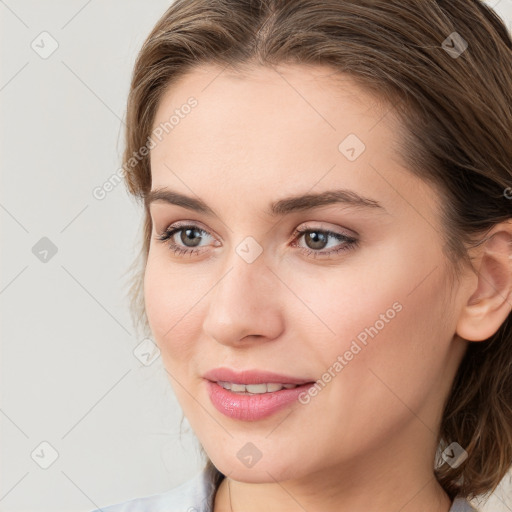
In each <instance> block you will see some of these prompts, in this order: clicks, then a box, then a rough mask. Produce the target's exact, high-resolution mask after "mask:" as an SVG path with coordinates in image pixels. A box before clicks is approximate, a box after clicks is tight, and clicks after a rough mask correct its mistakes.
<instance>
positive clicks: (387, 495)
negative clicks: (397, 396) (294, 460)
mask: <svg viewBox="0 0 512 512" xmlns="http://www.w3.org/2000/svg"><path fill="white" fill-rule="evenodd" d="M407 446H410V447H411V448H410V449H409V450H408V451H407V453H404V446H403V443H402V446H401V448H402V449H401V450H398V449H397V448H398V447H397V446H394V443H392V442H390V443H389V444H388V445H387V446H386V445H381V446H380V448H378V449H375V448H374V449H373V450H371V451H370V452H369V453H368V454H367V455H366V456H361V455H359V457H358V458H357V460H354V461H351V462H345V463H344V464H343V465H342V466H341V465H337V466H329V467H326V466H323V467H322V468H321V470H319V471H316V472H314V471H313V472H312V471H308V472H307V473H303V474H302V475H299V476H298V477H297V478H293V479H281V478H279V471H278V470H277V469H274V470H273V469H272V468H271V467H270V466H269V468H268V470H267V471H265V468H261V469H260V471H261V472H262V474H264V475H267V476H269V475H270V476H269V478H268V480H270V481H268V482H264V483H251V482H247V481H245V482H244V481H241V480H242V478H244V479H245V476H242V477H239V480H236V479H235V478H234V477H233V478H231V477H229V476H226V478H224V479H223V480H222V482H221V484H220V486H219V488H218V490H217V493H216V496H215V502H214V509H213V512H259V511H261V510H265V512H283V511H286V512H304V510H307V511H308V512H368V511H369V510H370V511H371V510H378V511H379V512H397V511H400V512H448V511H449V509H450V507H451V504H452V502H451V500H450V498H449V496H448V495H447V494H446V492H445V491H444V490H443V488H442V487H441V485H440V484H439V482H438V481H437V480H436V478H435V476H434V473H433V468H432V465H430V464H426V463H425V461H430V460H433V454H430V453H424V452H423V453H421V452H420V451H419V450H418V449H417V447H418V445H415V444H414V443H408V444H407ZM423 446H424V445H423ZM430 455H432V457H431V456H430ZM272 467H274V466H272ZM251 471H253V469H251ZM231 474H232V475H234V473H231ZM237 476H238V475H237ZM230 494H231V499H230Z"/></svg>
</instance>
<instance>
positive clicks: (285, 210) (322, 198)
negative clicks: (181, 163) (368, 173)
mask: <svg viewBox="0 0 512 512" xmlns="http://www.w3.org/2000/svg"><path fill="white" fill-rule="evenodd" d="M156 201H161V202H165V203H169V204H174V205H177V206H181V207H183V208H186V209H188V210H193V211H196V212H200V213H204V214H205V215H209V216H213V217H217V214H216V213H215V212H214V211H213V210H212V209H211V208H210V207H209V206H208V205H207V204H206V203H205V202H204V201H202V200H201V199H199V198H194V197H190V196H186V195H184V194H181V193H179V192H176V191H174V190H170V189H168V188H157V189H155V190H151V191H149V192H148V194H147V195H146V197H145V203H146V206H147V207H149V206H150V205H151V203H154V202H156ZM331 204H343V205H346V206H352V207H355V208H365V209H368V210H375V211H380V212H383V213H388V212H387V211H386V209H385V208H384V206H382V205H381V204H380V203H379V202H378V201H376V200H375V199H371V198H369V197H364V196H361V195H359V194H357V193H356V192H354V191H353V190H347V189H337V190H328V191H325V192H319V193H315V194H303V195H297V196H291V197H287V198H284V199H279V200H278V201H275V202H274V203H272V204H271V205H270V208H269V209H268V210H267V212H266V213H267V214H268V215H270V216H272V217H276V216H282V215H286V214H289V213H292V212H300V211H306V210H312V209H313V208H318V207H320V206H327V205H331Z"/></svg>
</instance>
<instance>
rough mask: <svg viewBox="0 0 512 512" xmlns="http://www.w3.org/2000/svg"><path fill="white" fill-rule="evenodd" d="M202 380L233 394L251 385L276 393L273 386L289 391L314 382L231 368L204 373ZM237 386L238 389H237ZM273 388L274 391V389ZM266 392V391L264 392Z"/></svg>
mask: <svg viewBox="0 0 512 512" xmlns="http://www.w3.org/2000/svg"><path fill="white" fill-rule="evenodd" d="M203 378H205V379H207V380H209V381H211V382H217V383H219V385H221V386H223V387H224V385H229V386H230V387H229V388H226V389H231V390H232V391H234V392H244V390H243V389H241V388H240V387H239V386H242V385H243V386H251V385H260V386H262V385H266V386H270V390H271V392H272V391H278V389H277V388H275V386H277V385H279V386H282V387H284V388H287V389H290V388H292V387H294V386H302V385H304V384H308V383H311V382H314V380H312V379H310V378H300V377H294V376H290V375H284V374H280V373H274V372H270V371H266V370H257V369H256V370H242V371H235V370H232V369H231V368H215V369H213V370H210V371H208V372H206V373H205V374H204V375H203ZM237 386H238V388H237ZM274 388H275V389H274ZM253 389H254V392H255V393H257V392H264V391H263V388H253ZM246 391H247V392H251V391H250V388H249V389H248V390H246ZM265 391H266V390H265Z"/></svg>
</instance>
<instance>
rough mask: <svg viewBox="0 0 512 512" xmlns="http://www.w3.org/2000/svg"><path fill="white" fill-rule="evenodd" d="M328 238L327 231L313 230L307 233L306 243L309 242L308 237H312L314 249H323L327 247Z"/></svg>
mask: <svg viewBox="0 0 512 512" xmlns="http://www.w3.org/2000/svg"><path fill="white" fill-rule="evenodd" d="M326 238H327V237H326V235H325V233H317V232H316V231H311V232H310V233H308V234H307V235H306V243H307V242H308V239H311V240H312V242H313V247H311V248H312V249H323V248H324V247H325V242H326ZM308 245H309V243H308Z"/></svg>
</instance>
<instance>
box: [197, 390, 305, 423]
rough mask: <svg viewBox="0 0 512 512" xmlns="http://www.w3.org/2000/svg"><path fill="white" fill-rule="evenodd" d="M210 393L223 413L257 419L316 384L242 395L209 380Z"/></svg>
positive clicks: (244, 419)
mask: <svg viewBox="0 0 512 512" xmlns="http://www.w3.org/2000/svg"><path fill="white" fill-rule="evenodd" d="M206 385H207V386H208V394H209V395H210V400H211V401H212V404H213V405H214V407H215V408H216V409H217V410H218V411H219V412H221V413H222V414H224V415H226V416H228V417H230V418H233V419H237V420H242V421H256V420H261V419H263V418H266V417H267V416H270V415H272V414H274V413H275V412H277V411H280V410H281V409H284V408H285V407H287V406H289V405H291V404H293V403H294V402H296V401H297V400H298V398H299V395H300V394H301V393H304V392H307V390H308V389H309V388H310V387H311V386H313V385H314V382H309V383H307V384H303V385H302V386H297V387H296V388H293V389H281V390H279V391H274V392H272V393H261V394H259V395H257V394H255V395H241V394H239V393H233V392H232V391H229V390H228V389H224V388H223V387H222V386H219V384H217V383H216V382H212V381H209V380H207V381H206Z"/></svg>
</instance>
